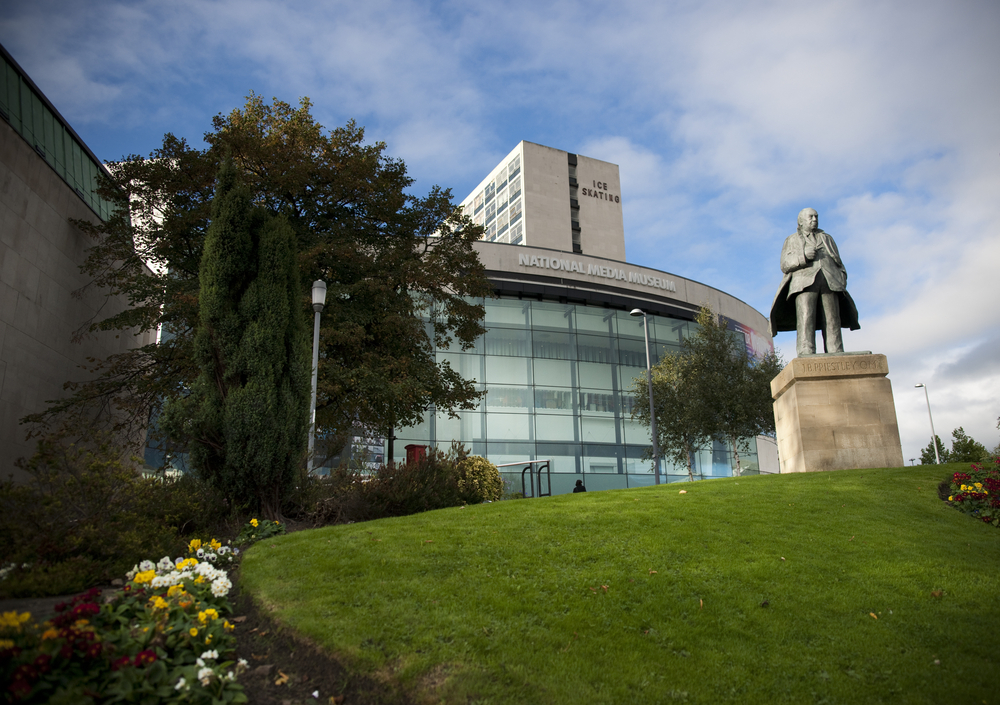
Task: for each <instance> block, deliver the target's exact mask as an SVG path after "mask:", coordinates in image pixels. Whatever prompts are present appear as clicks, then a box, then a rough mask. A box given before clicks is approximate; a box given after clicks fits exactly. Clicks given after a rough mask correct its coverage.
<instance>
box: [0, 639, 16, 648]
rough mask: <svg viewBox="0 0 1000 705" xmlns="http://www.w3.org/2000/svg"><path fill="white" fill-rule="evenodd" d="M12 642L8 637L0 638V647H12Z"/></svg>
mask: <svg viewBox="0 0 1000 705" xmlns="http://www.w3.org/2000/svg"><path fill="white" fill-rule="evenodd" d="M13 648H14V642H13V641H11V640H10V639H0V649H13Z"/></svg>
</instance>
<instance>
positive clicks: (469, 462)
mask: <svg viewBox="0 0 1000 705" xmlns="http://www.w3.org/2000/svg"><path fill="white" fill-rule="evenodd" d="M458 472H459V477H458V491H459V494H460V495H461V497H462V499H463V500H464V501H465V502H468V503H469V504H479V503H480V502H495V501H497V500H498V499H500V498H501V497H502V496H503V492H504V484H503V478H502V477H500V471H499V470H497V466H496V465H494V464H493V463H491V462H490V461H489V460H487V459H486V458H483V457H481V456H479V455H470V456H468V457H467V458H465V459H464V460H462V461H460V462H459V463H458Z"/></svg>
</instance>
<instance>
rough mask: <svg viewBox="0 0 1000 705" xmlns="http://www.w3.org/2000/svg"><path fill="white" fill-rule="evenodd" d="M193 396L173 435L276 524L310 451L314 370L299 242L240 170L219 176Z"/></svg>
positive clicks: (175, 408) (174, 411) (175, 406)
mask: <svg viewBox="0 0 1000 705" xmlns="http://www.w3.org/2000/svg"><path fill="white" fill-rule="evenodd" d="M199 281H200V285H201V286H200V292H199V318H198V321H199V322H198V328H197V331H196V333H195V338H194V355H195V359H196V362H197V364H198V367H199V375H198V377H197V379H196V381H195V383H194V384H193V386H192V389H191V393H190V395H188V396H186V397H183V398H181V399H179V400H177V401H175V402H173V403H172V404H169V405H168V406H167V409H166V412H165V414H164V427H165V428H167V429H168V431H170V432H178V433H179V434H182V435H184V436H187V437H189V438H190V439H191V440H192V443H191V447H190V452H191V460H192V464H193V465H194V466H195V468H196V469H197V470H198V471H199V472H200V473H201V474H202V475H203V476H204V477H205V478H206V479H207V480H209V481H210V482H211V483H212V484H213V485H215V486H216V487H218V488H219V489H220V490H221V491H222V492H223V493H225V495H226V496H227V497H228V498H229V499H230V501H231V502H233V504H234V505H235V506H239V507H243V508H246V509H249V510H251V511H260V512H261V513H262V514H263V515H264V516H267V517H271V518H277V517H279V516H280V513H281V499H282V497H283V495H284V493H285V491H286V490H287V489H288V488H289V487H290V486H291V484H292V483H293V481H294V478H295V474H296V472H297V470H298V468H299V467H300V465H301V462H302V460H303V453H304V449H305V441H306V432H307V421H308V399H309V367H308V365H309V361H308V347H307V343H308V341H307V339H306V335H305V326H304V324H303V315H302V306H303V303H302V301H301V291H300V286H299V276H298V266H297V263H296V260H295V248H294V234H293V232H292V230H291V228H290V227H289V225H288V223H287V222H286V221H285V219H284V217H282V216H271V215H269V214H268V213H267V211H265V210H264V209H262V208H257V207H254V206H253V204H252V203H251V199H250V194H249V191H248V190H247V188H246V187H245V186H243V185H242V184H241V183H240V182H239V175H238V174H237V172H236V169H235V167H234V166H233V164H232V161H231V160H226V162H224V164H223V166H222V168H221V169H220V171H219V177H218V183H217V187H216V192H215V199H214V201H213V203H212V220H211V225H210V226H209V228H208V232H207V234H206V238H205V246H204V253H203V255H202V260H201V266H200V271H199Z"/></svg>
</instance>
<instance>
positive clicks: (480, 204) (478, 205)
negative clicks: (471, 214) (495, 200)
mask: <svg viewBox="0 0 1000 705" xmlns="http://www.w3.org/2000/svg"><path fill="white" fill-rule="evenodd" d="M473 203H474V205H475V208H474V210H475V211H479V209H480V208H482V207H483V192H482V191H480V192H479V193H477V194H476V200H475V201H474V202H473Z"/></svg>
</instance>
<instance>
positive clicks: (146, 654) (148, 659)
mask: <svg viewBox="0 0 1000 705" xmlns="http://www.w3.org/2000/svg"><path fill="white" fill-rule="evenodd" d="M155 660H156V652H155V651H153V650H152V649H146V650H145V651H140V652H139V653H137V654H136V655H135V665H136V666H144V665H146V664H147V663H153V661H155Z"/></svg>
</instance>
